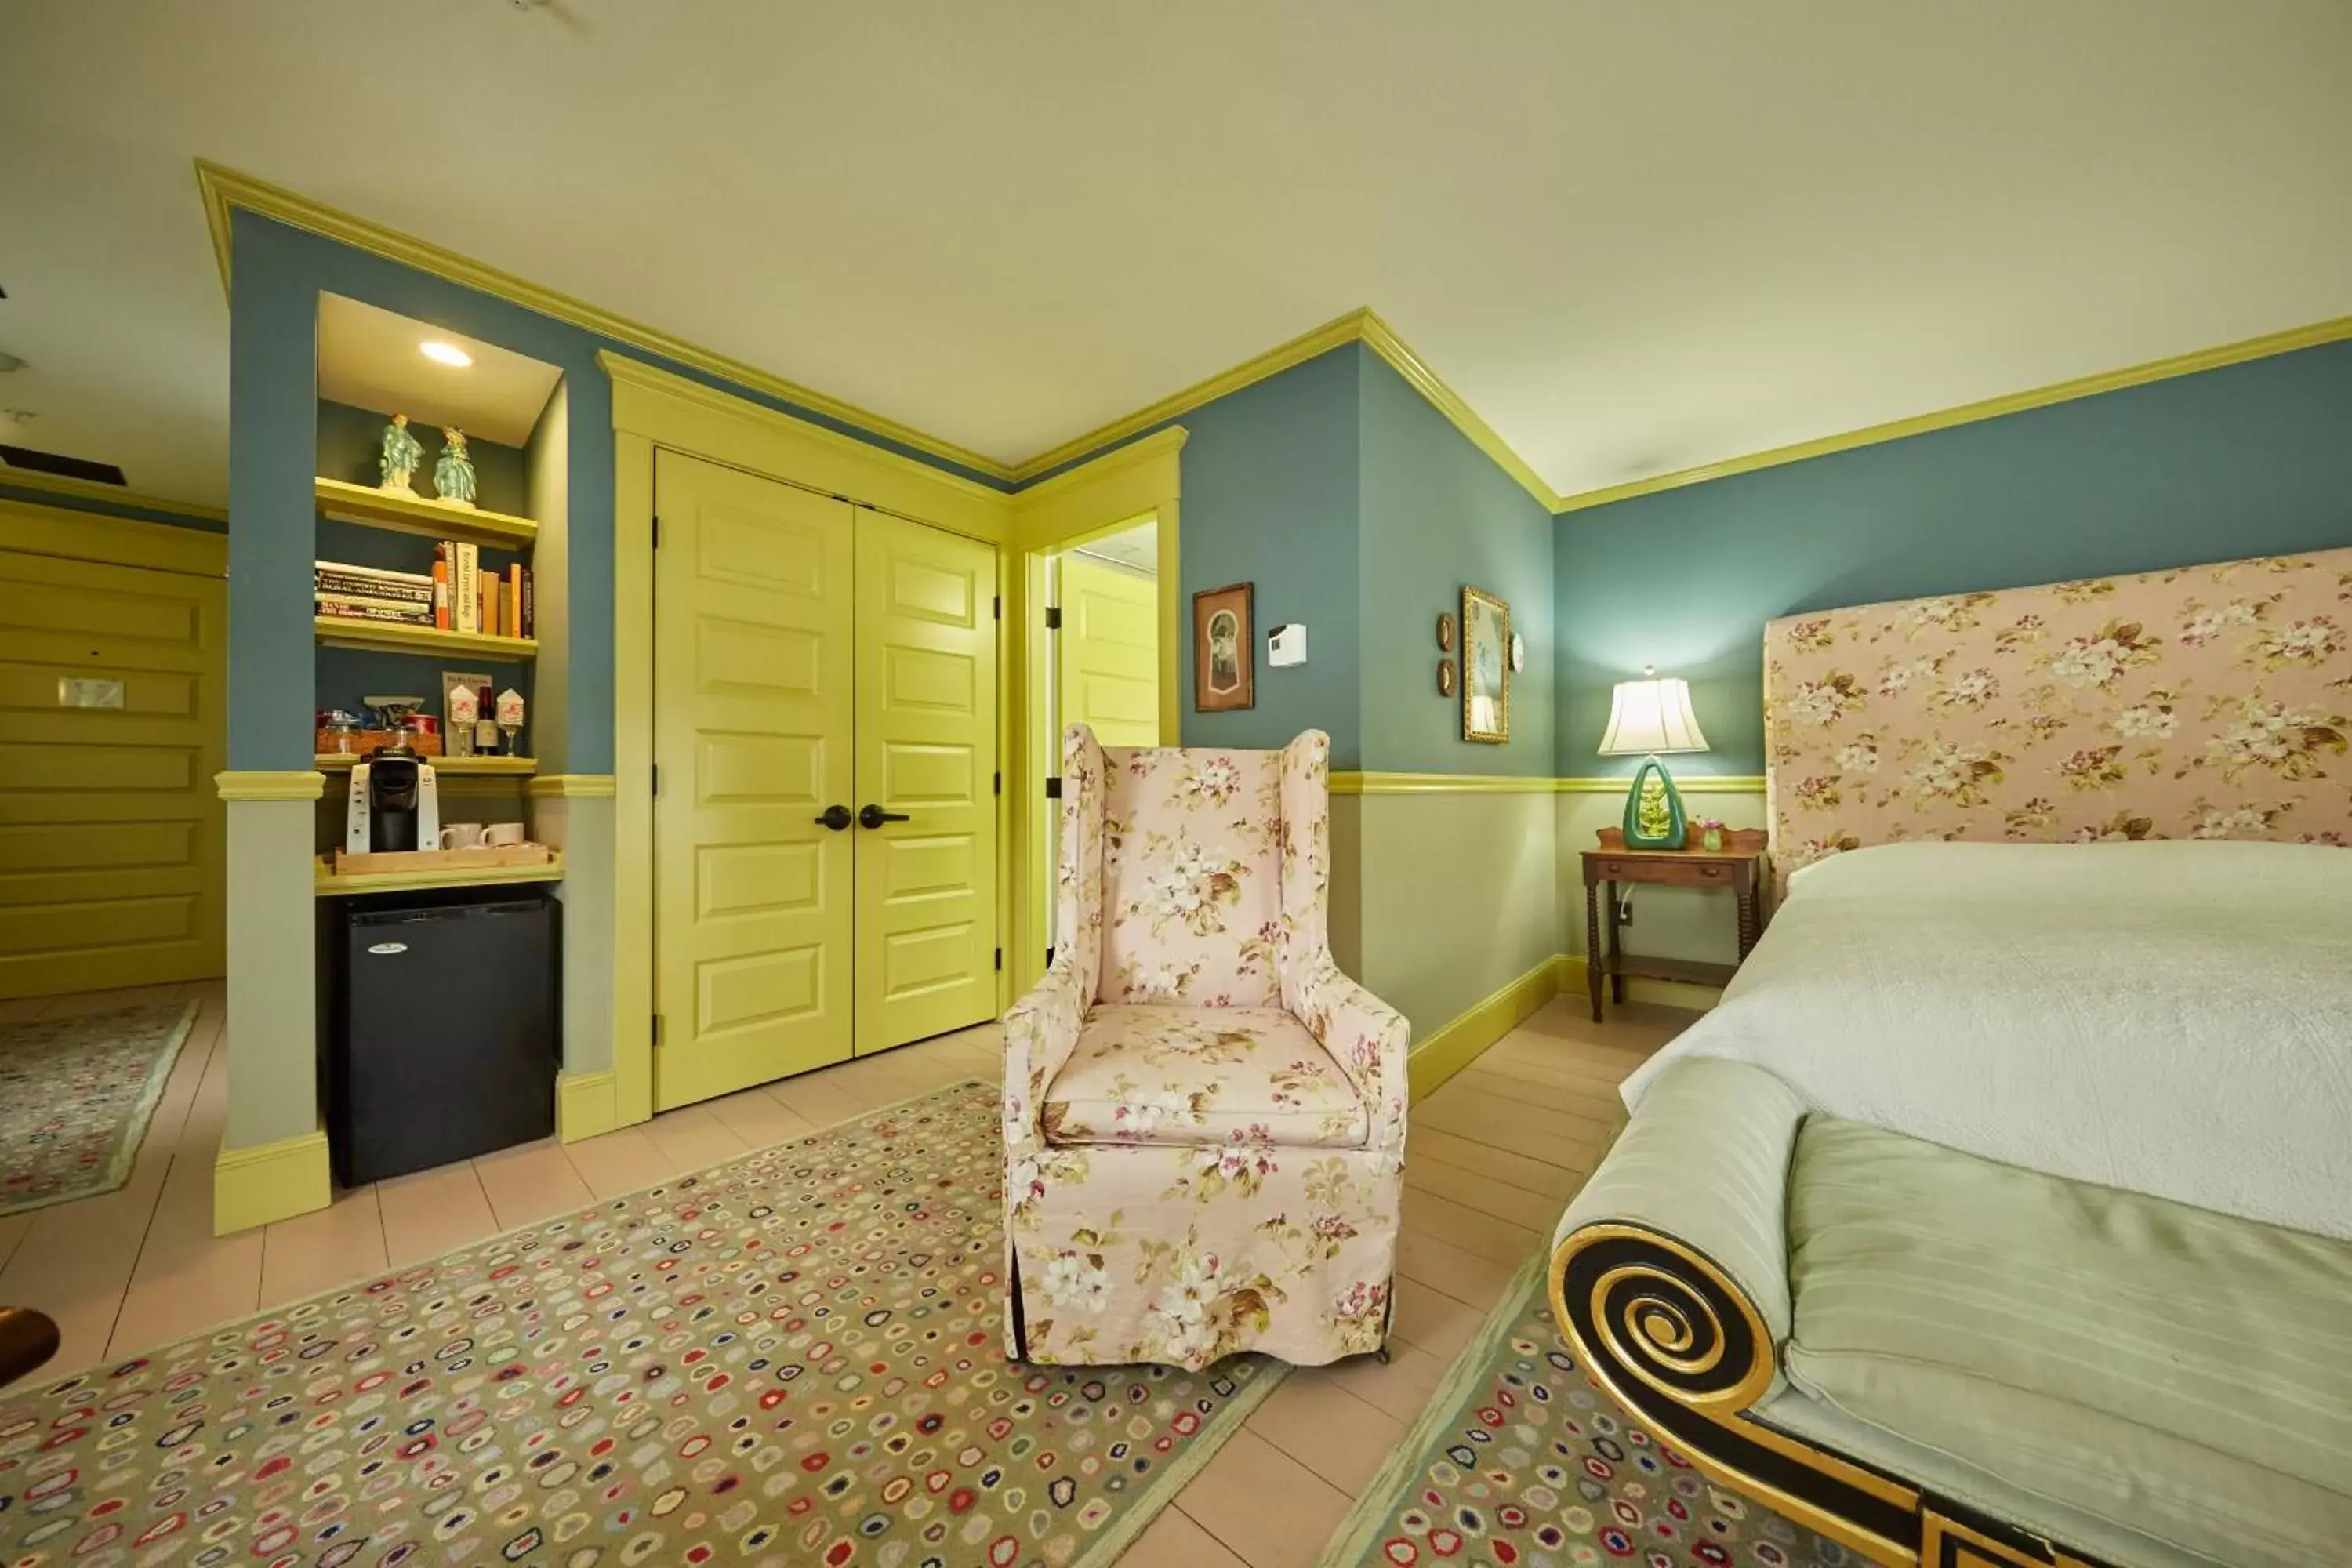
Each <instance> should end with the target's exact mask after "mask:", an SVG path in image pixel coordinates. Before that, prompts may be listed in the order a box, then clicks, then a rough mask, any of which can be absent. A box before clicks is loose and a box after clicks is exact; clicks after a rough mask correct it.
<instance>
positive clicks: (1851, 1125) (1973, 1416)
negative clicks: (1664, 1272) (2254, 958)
mask: <svg viewBox="0 0 2352 1568" xmlns="http://www.w3.org/2000/svg"><path fill="white" fill-rule="evenodd" d="M2084 1131H2085V1133H2086V1134H2089V1133H2091V1132H2092V1131H2095V1130H2093V1129H2089V1128H2086V1129H2085V1130H2084ZM1789 1245H1790V1263H1789V1277H1790V1289H1791V1292H1792V1294H1793V1296H1794V1299H1795V1328H1794V1331H1793V1332H1792V1333H1791V1335H1790V1339H1789V1341H1788V1342H1787V1344H1786V1346H1785V1348H1784V1355H1783V1364H1784V1367H1785V1370H1786V1371H1787V1373H1788V1374H1789V1377H1790V1381H1791V1382H1793V1383H1794V1384H1796V1385H1797V1386H1798V1387H1799V1388H1800V1389H1801V1390H1802V1391H1803V1392H1805V1393H1806V1394H1811V1396H1813V1397H1814V1398H1816V1399H1820V1400H1822V1401H1824V1402H1826V1403H1827V1404H1829V1405H1832V1406H1833V1407H1835V1408H1836V1409H1838V1410H1840V1411H1842V1412H1843V1413H1844V1414H1845V1415H1850V1416H1853V1417H1854V1418H1856V1419H1858V1420H1860V1421H1862V1422H1864V1423H1867V1424H1868V1425H1870V1426H1874V1427H1876V1428H1878V1429H1881V1430H1883V1431H1885V1432H1887V1433H1890V1434H1892V1435H1894V1436H1897V1437H1900V1438H1903V1439H1906V1440H1907V1441H1909V1442H1911V1443H1914V1444H1918V1445H1923V1446H1925V1447H1929V1448H1932V1449H1935V1450H1937V1451H1938V1452H1940V1453H1942V1454H1944V1455H1947V1456H1948V1457H1950V1458H1953V1459H1955V1460H1957V1461H1958V1462H1959V1463H1961V1464H1962V1465H1964V1466H1966V1467H1968V1468H1969V1469H1971V1470H1973V1471H1974V1472H1976V1473H1978V1474H1979V1475H1981V1476H1983V1477H1985V1478H1988V1479H1990V1481H1991V1482H1992V1483H1993V1485H1992V1486H1991V1487H1989V1488H1988V1489H1987V1490H1988V1492H1990V1491H1994V1490H1996V1489H2012V1490H2014V1491H2015V1492H2019V1493H2022V1494H2026V1495H2028V1496H2032V1497H2038V1498H2043V1499H2049V1500H2055V1501H2057V1502H2059V1503H2062V1504H2064V1505H2068V1506H2071V1507H2073V1508H2075V1509H2080V1510H2084V1511H2085V1512H2087V1513H2090V1514H2093V1515H2095V1516H2097V1517H2100V1518H2103V1519H2106V1520H2110V1521H2114V1522H2116V1523H2117V1524H2119V1525H2123V1526H2126V1527H2127V1528H2130V1529H2133V1530H2137V1531H2140V1532H2142V1533H2144V1534H2146V1535H2148V1536H2152V1537H2154V1538H2155V1539H2157V1540H2158V1541H2160V1542H2166V1543H2168V1544H2169V1545H2174V1546H2178V1547H2179V1548H2181V1549H2183V1550H2185V1551H2189V1552H2198V1553H2201V1554H2203V1555H2205V1556H2207V1557H2210V1558H2211V1559H2212V1560H2214V1561H2216V1562H2223V1563H2237V1564H2251V1563H2280V1564H2285V1563H2316V1562H2326V1561H2331V1560H2335V1554H2336V1553H2338V1552H2341V1550H2342V1547H2343V1543H2344V1542H2347V1541H2352V1305H2347V1303H2352V1244H2347V1243H2346V1242H2342V1241H2336V1240H2331V1239H2328V1238H2326V1237H2315V1236H2309V1235H2305V1234H2304V1233H2302V1232H2299V1231H2290V1230H2284V1229H2280V1228H2278V1227H2276V1226H2266V1225H2262V1224H2258V1223H2256V1222H2254V1221H2252V1220H2242V1219H2235V1218H2231V1217H2228V1216H2225V1215H2215V1214H2211V1213H2209V1212H2207V1211H2205V1210H2202V1209H2196V1208H2191V1207H2189V1206H2187V1205H2181V1204H2175V1203H2170V1202H2168V1201H2166V1200H2163V1199H2160V1198H2151V1197H2147V1196H2144V1195H2141V1194H2135V1193H2126V1192H2121V1191H2117V1190H2116V1189H2114V1188H2109V1187H2099V1186H2093V1185H2090V1184H2084V1183H2078V1182H2071V1181H2066V1180H2063V1179H2061V1178H2058V1177H2054V1176H2045V1175H2042V1174H2040V1173H2035V1172H2031V1171H2023V1170H2019V1169H2017V1168H2015V1167H2013V1166H2009V1165H2001V1164H1997V1163H1993V1162H1991V1161H1989V1160H1981V1159H1978V1158H1976V1157H1975V1156H1973V1155H1969V1154H1961V1153H1958V1152H1953V1151H1951V1150H1948V1149H1945V1148H1941V1147H1939V1146H1937V1145H1936V1144H1932V1143H1926V1142H1920V1141H1918V1140H1916V1139H1912V1138H1906V1137H1904V1136H1901V1135H1900V1134H1897V1133H1893V1132H1887V1131H1882V1130H1880V1129H1877V1128H1874V1127H1869V1126H1865V1125H1864V1124H1862V1123H1860V1122H1853V1121H1840V1120H1837V1119H1834V1118H1829V1117H1819V1116H1817V1117H1813V1118H1810V1119H1809V1120H1808V1121H1807V1122H1806V1124H1805V1126H1804V1128H1803V1129H1802V1131H1800V1133H1799V1134H1798V1139H1797V1148H1796V1155H1795V1159H1794V1162H1793V1163H1792V1166H1791V1170H1790V1191H1789ZM2020 1522H2023V1523H2027V1524H2031V1523H2032V1522H2033V1521H2031V1520H2024V1521H2020ZM2045 1528H2047V1527H2046V1526H2045Z"/></svg>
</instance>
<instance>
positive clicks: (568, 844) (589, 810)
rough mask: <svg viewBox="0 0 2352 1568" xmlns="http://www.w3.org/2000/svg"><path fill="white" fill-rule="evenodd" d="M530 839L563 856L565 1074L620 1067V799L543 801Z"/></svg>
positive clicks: (535, 809) (535, 808) (534, 805)
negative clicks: (616, 991)
mask: <svg viewBox="0 0 2352 1568" xmlns="http://www.w3.org/2000/svg"><path fill="white" fill-rule="evenodd" d="M530 804H531V833H532V836H533V837H536V838H538V839H539V840H540V841H541V843H545V844H551V845H553V846H554V847H556V848H558V849H561V850H562V851H563V880H562V882H561V883H559V884H557V886H556V889H555V896H556V898H557V899H558V900H561V902H562V905H563V1070H564V1072H565V1073H566V1074H567V1075H572V1076H577V1075H579V1074H581V1073H591V1072H604V1071H607V1070H609V1069H610V1068H612V1065H613V797H612V796H611V795H542V796H540V797H538V798H535V799H533V800H532V801H531V803H530Z"/></svg>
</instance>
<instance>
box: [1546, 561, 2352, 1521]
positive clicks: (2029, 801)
mask: <svg viewBox="0 0 2352 1568" xmlns="http://www.w3.org/2000/svg"><path fill="white" fill-rule="evenodd" d="M2347 625H2352V551H2336V552H2323V553H2320V554H2315V555H2308V556H2294V557H2282V558H2275V559H2271V560H2264V561H2255V562H2242V563H2227V564H2224V565H2221V566H2207V567H2197V568H2190V569H2183V570H2181V571H2178V572H2169V573H2158V574H2145V575H2142V576H2137V577H2125V578H2107V579H2100V580H2097V581H2094V582H2088V583H2070V584H2053V585H2050V586H2047V587H2040V588H2030V589H2021V590H2014V591H2011V592H2006V593H1998V594H1977V595H1957V596H1948V597H1943V598H1937V599H1929V600H1916V601H1908V602H1906V603H1903V604H1898V605H1876V606H1864V607H1862V608H1857V609H1853V610H1844V611H1836V612H1831V613H1829V614H1826V615H1820V616H1798V617H1790V618H1789V619H1786V620H1782V621H1777V622H1774V623H1772V625H1771V626H1769V627H1768V628H1767V632H1766V637H1767V660H1766V664H1767V677H1766V738H1767V746H1768V759H1769V762H1768V765H1769V792H1770V824H1771V832H1772V852H1773V857H1774V862H1775V876H1776V881H1777V883H1778V884H1779V886H1780V888H1781V889H1782V900H1781V907H1780V909H1779V910H1778V911H1777V913H1776V915H1775V918H1774V920H1773V921H1772V923H1771V925H1770V927H1769V929H1768V931H1766V933H1765V936H1764V938H1763V940H1762V942H1760V943H1759V945H1758V947H1757V949H1756V951H1755V952H1754V953H1753V954H1752V955H1751V956H1750V958H1749V959H1748V962H1747V963H1746V964H1745V965H1743V967H1742V969H1741V971H1740V973H1739V974H1738V977H1737V978H1736V979H1735V980H1734V981H1733V983H1732V984H1731V985H1730V987H1729V988H1728V989H1727V991H1726V993H1725V994H1724V997H1723V1000H1722V1003H1721V1005H1719V1006H1718V1007H1717V1009H1716V1010H1715V1011H1714V1012H1712V1013H1711V1014H1709V1015H1708V1016H1707V1017H1706V1018H1705V1019H1704V1020H1702V1021H1701V1022H1699V1023H1698V1024H1696V1025H1695V1026H1693V1027H1692V1028H1691V1029H1689V1030H1688V1031H1686V1032H1685V1034H1684V1035H1683V1036H1682V1037H1680V1038H1679V1039H1678V1040H1677V1041H1676V1042H1675V1044H1674V1045H1673V1046H1672V1047H1669V1048H1668V1049H1667V1050H1665V1051H1664V1052H1661V1053H1660V1054H1659V1055H1658V1056H1657V1057H1656V1058H1653V1059H1652V1060H1651V1061H1650V1062H1649V1063H1648V1064H1646V1065H1645V1066H1644V1067H1643V1068H1642V1069H1641V1070H1640V1071H1639V1072H1637V1073H1636V1074H1635V1075H1634V1076H1633V1078H1631V1079H1629V1080H1628V1081H1627V1083H1626V1085H1625V1089H1624V1094H1625V1099H1626V1101H1627V1104H1628V1107H1629V1110H1630V1113H1631V1119H1630V1121H1629V1124H1628V1127H1627V1129H1626V1131H1625V1133H1624V1135H1623V1136H1622V1138H1621V1139H1620V1140H1619V1142H1618V1144H1617V1145H1616V1147H1615V1148H1613V1149H1612V1152H1611V1153H1610V1155H1609V1156H1608V1158H1607V1159H1606V1160H1605V1161H1604V1162H1603V1163H1602V1165H1601V1169H1600V1170H1599V1171H1598V1172H1596V1173H1595V1175H1594V1177H1593V1179H1592V1181H1591V1183H1590V1184H1588V1185H1587V1186H1586V1188H1585V1189H1584V1191H1583V1192H1582V1193H1581V1194H1579V1196H1578V1197H1577V1198H1576V1200H1575V1201H1574V1202H1573V1203H1572V1204H1571V1205H1570V1209H1569V1211H1568V1213H1567V1215H1565V1216H1564V1217H1563V1219H1562V1222H1561V1225H1560V1227H1559V1233H1558V1237H1557V1239H1556V1242H1555V1248H1554V1253H1553V1261H1552V1270H1551V1286H1552V1292H1553V1306H1554V1310H1555V1312H1556V1314H1557V1315H1558V1316H1559V1321H1560V1323H1561V1327H1562V1331H1563V1333H1564V1334H1565V1335H1567V1337H1568V1338H1569V1340H1570V1344H1571V1346H1572V1348H1574V1349H1575V1350H1576V1351H1577V1352H1579V1353H1580V1357H1581V1358H1582V1359H1583V1360H1584V1362H1585V1363H1586V1365H1587V1366H1588V1368H1589V1369H1590V1370H1591V1371H1592V1372H1593V1373H1594V1375H1595V1376H1596V1378H1597V1379H1598V1380H1599V1381H1601V1383H1602V1384H1603V1385H1604V1386H1606V1387H1607V1388H1608V1389H1609V1390H1610V1391H1611V1393H1612V1394H1614V1395H1615V1396H1616V1397H1617V1398H1618V1399H1619V1400H1620V1401H1621V1402H1622V1403H1623V1404H1624V1405H1627V1406H1628V1407H1629V1409H1631V1410H1633V1412H1634V1413H1635V1414H1636V1415H1637V1416H1639V1417H1640V1418H1641V1419H1643V1420H1644V1421H1647V1422H1649V1423H1651V1424H1653V1425H1654V1427H1655V1429H1657V1430H1659V1431H1660V1432H1661V1434H1662V1435H1663V1436H1665V1437H1666V1438H1667V1439H1668V1440H1669V1441H1670V1442H1672V1443H1673V1444H1674V1445H1675V1447H1678V1448H1679V1449H1681V1450H1683V1451H1684V1452H1685V1453H1687V1454H1688V1455H1689V1457H1690V1458H1692V1460H1693V1462H1694V1463H1696V1465H1697V1466H1698V1467H1699V1468H1701V1469H1702V1470H1703V1471H1705V1472H1706V1473H1707V1474H1708V1475H1709V1476H1710V1477H1711V1478H1712V1479H1716V1480H1717V1481H1718V1482H1719V1483H1722V1484H1725V1485H1727V1486H1729V1487H1731V1488H1733V1489H1736V1490H1738V1491H1742V1492H1744V1493H1746V1494H1748V1495H1749V1496H1751V1497H1754V1498H1756V1499H1758V1500H1761V1501H1763V1502H1764V1503H1766V1504H1767V1505H1768V1506H1770V1507H1772V1508H1775V1509H1777V1510H1780V1511H1782V1512H1784V1513H1787V1514H1789V1515H1790V1517H1792V1518H1795V1519H1797V1520H1799V1521H1801V1522H1802V1523H1805V1524H1807V1525H1809V1526H1811V1527H1812V1528H1814V1529H1815V1530H1817V1531H1821V1532H1822V1533H1824V1534H1826V1535H1829V1536H1831V1537H1832V1539H1835V1540H1837V1541H1839V1542H1843V1544H1844V1545H1845V1546H1847V1547H1849V1548H1851V1549H1852V1550H1853V1551H1855V1552H1860V1553H1862V1554H1863V1555H1864V1556H1865V1557H1867V1558H1869V1559H1872V1560H1874V1561H1878V1562H1884V1563H1914V1562H1927V1563H1937V1564H1938V1565H1939V1568H1979V1565H1988V1564H2004V1565H2005V1564H2075V1563H2105V1564H2112V1565H2114V1568H2143V1565H2147V1568H2188V1565H2191V1564H2209V1565H2210V1564H2214V1563H2227V1564H2262V1565H2264V1568H2268V1565H2271V1564H2277V1565H2280V1568H2284V1565H2285V1564H2289V1563H2315V1562H2333V1561H2352V1544H2347V1543H2352V1137H2347V1134H2346V1131H2345V1129H2346V1128H2347V1125H2352V853H2347V849H2346V848H2345V847H2344V846H2345V844H2346V843H2347V838H2352V764H2347V760H2346V735H2347V731H2352V723H2347V718H2346V709H2347V707H2352V647H2347V640H2346V632H2345V628H2346V627H2347Z"/></svg>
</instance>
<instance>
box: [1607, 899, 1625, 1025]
mask: <svg viewBox="0 0 2352 1568" xmlns="http://www.w3.org/2000/svg"><path fill="white" fill-rule="evenodd" d="M1620 913H1621V911H1620V910H1618V908H1617V884H1616V883H1614V882H1612V883H1610V884H1609V1000H1611V1001H1612V1002H1614V1003H1616V1004H1617V1005H1619V1006H1621V1007H1622V1006H1623V1005H1624V1004H1625V976H1624V975H1623V973H1621V972H1620V971H1619V970H1618V968H1617V964H1618V962H1619V953H1618V950H1617V933H1618V931H1620V930H1622V923H1621V921H1620V920H1619V915H1620Z"/></svg>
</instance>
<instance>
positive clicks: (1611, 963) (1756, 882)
mask: <svg viewBox="0 0 2352 1568" xmlns="http://www.w3.org/2000/svg"><path fill="white" fill-rule="evenodd" d="M1766 838H1767V835H1766V834H1765V832H1764V830H1763V829H1762V828H1760V827H1741V828H1729V829H1727V830H1726V831H1725V833H1724V835H1723V847H1722V849H1721V850H1719V851H1717V852H1715V853H1709V852H1708V851H1706V850H1705V849H1699V848H1696V847H1693V848H1683V849H1628V848H1626V847H1625V836H1624V835H1623V833H1622V832H1621V831H1620V830H1618V829H1617V828H1614V827H1604V828H1602V829H1601V847H1600V848H1598V849H1587V850H1586V851H1585V852H1584V952H1585V960H1584V983H1585V989H1586V990H1588V991H1589V992H1591V995H1592V1021H1593V1022H1594V1023H1596V1024H1597V1023H1599V1022H1601V977H1602V976H1603V975H1606V976H1607V977H1608V980H1609V998H1610V1000H1611V1001H1612V1002H1622V1001H1624V1000H1625V980H1626V977H1627V976H1628V975H1632V976H1635V977H1637V978H1640V979H1643V980H1678V981H1681V982H1683V983H1685V984H1693V985H1724V984H1729V982H1730V980H1731V976H1732V975H1733V973H1736V972H1737V971H1738V968H1739V965H1738V964H1737V963H1699V962H1697V961H1696V960H1692V959H1683V958H1643V957H1640V956H1638V955H1636V954H1633V953H1630V952H1624V951H1622V949H1621V948H1620V947H1619V946H1618V945H1617V931H1618V921H1617V908H1618V905H1617V884H1618V883H1620V882H1649V883H1654V884H1656V885H1660V886H1664V887H1671V888H1728V889H1731V892H1732V895H1733V897H1734V899H1735V900H1736V903H1737V907H1738V912H1739V956H1740V957H1741V958H1743V959H1744V958H1746V957H1747V956H1748V949H1749V948H1752V947H1754V946H1755V945H1756V938H1757V935H1758V933H1759V931H1761V930H1762V929H1763V923H1764V922H1763V911H1762V910H1761V908H1760V907H1759V900H1761V899H1762V897H1763V884H1764V847H1765V842H1766ZM1691 842H1692V844H1693V845H1696V843H1697V842H1698V835H1697V833H1696V832H1693V833H1692V834H1691ZM1604 888H1605V889H1607V890H1608V902H1607V910H1608V917H1609V918H1608V932H1607V937H1608V943H1607V946H1606V948H1605V950H1604V948H1603V946H1602V942H1601V938H1602V931H1601V910H1602V902H1601V890H1602V889H1604Z"/></svg>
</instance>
